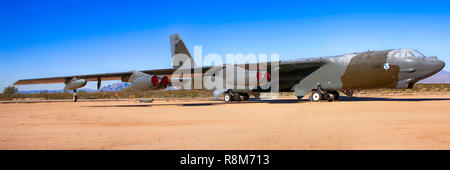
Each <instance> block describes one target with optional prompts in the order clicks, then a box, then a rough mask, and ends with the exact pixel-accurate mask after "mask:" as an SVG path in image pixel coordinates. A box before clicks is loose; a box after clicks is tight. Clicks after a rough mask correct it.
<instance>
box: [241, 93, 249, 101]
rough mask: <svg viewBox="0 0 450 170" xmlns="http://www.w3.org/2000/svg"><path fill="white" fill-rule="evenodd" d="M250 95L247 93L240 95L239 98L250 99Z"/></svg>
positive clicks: (242, 99)
mask: <svg viewBox="0 0 450 170" xmlns="http://www.w3.org/2000/svg"><path fill="white" fill-rule="evenodd" d="M249 97H250V96H249V95H248V94H247V93H245V94H240V95H239V98H240V99H241V101H248V99H249Z"/></svg>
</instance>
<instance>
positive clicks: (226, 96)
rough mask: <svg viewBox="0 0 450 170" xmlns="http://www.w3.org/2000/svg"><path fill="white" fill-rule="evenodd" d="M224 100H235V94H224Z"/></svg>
mask: <svg viewBox="0 0 450 170" xmlns="http://www.w3.org/2000/svg"><path fill="white" fill-rule="evenodd" d="M223 100H224V101H225V102H227V103H228V102H231V101H233V96H232V95H231V94H230V93H226V94H225V95H224V96H223Z"/></svg>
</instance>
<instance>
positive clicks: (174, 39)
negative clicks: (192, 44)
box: [170, 34, 195, 68]
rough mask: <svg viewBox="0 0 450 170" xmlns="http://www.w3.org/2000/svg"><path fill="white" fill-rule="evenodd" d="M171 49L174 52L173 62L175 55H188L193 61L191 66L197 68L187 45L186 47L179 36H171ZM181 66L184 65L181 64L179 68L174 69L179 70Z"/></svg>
mask: <svg viewBox="0 0 450 170" xmlns="http://www.w3.org/2000/svg"><path fill="white" fill-rule="evenodd" d="M170 49H171V51H172V61H173V57H174V56H175V55H177V54H186V55H187V56H188V57H189V59H190V60H191V66H195V62H194V60H193V59H192V56H191V54H190V53H189V50H188V49H187V48H186V45H184V42H183V40H182V39H181V38H180V35H179V34H172V35H171V36H170ZM172 64H173V63H172ZM180 66H182V63H180V64H179V66H173V67H174V68H178V67H180Z"/></svg>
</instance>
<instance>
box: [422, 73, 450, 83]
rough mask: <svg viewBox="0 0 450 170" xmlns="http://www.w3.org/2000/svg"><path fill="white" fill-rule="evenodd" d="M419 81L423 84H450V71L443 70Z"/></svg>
mask: <svg viewBox="0 0 450 170" xmlns="http://www.w3.org/2000/svg"><path fill="white" fill-rule="evenodd" d="M417 83H423V84H445V83H447V84H450V71H441V72H439V73H437V74H435V75H433V76H431V77H428V78H426V79H423V80H420V81H419V82H417Z"/></svg>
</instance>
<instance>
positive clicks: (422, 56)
mask: <svg viewBox="0 0 450 170" xmlns="http://www.w3.org/2000/svg"><path fill="white" fill-rule="evenodd" d="M410 52H411V53H412V55H414V57H416V58H425V56H424V55H423V54H422V53H420V52H418V51H416V50H411V51H410Z"/></svg>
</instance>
